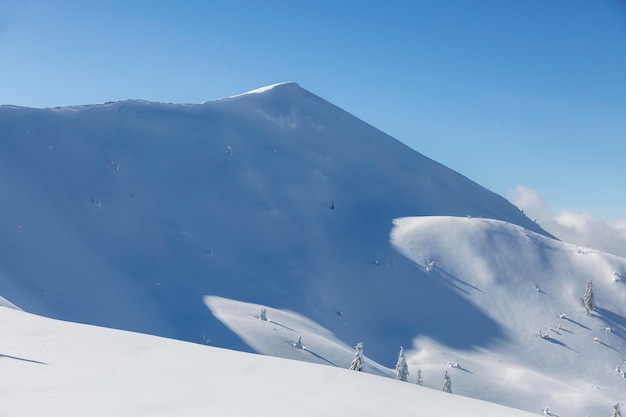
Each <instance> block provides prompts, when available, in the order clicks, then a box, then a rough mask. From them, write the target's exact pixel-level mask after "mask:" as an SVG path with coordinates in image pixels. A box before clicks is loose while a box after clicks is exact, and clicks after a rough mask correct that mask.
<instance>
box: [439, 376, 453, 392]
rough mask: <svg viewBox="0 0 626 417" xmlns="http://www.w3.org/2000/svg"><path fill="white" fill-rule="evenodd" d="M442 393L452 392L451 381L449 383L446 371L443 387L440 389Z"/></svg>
mask: <svg viewBox="0 0 626 417" xmlns="http://www.w3.org/2000/svg"><path fill="white" fill-rule="evenodd" d="M441 390H442V391H443V392H450V393H451V392H452V381H450V375H448V371H446V373H445V374H444V375H443V386H442V387H441Z"/></svg>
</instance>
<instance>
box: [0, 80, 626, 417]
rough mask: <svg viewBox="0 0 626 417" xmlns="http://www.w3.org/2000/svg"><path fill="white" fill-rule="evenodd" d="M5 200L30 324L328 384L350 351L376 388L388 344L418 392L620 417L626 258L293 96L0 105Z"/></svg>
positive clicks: (13, 286) (389, 360) (287, 87)
mask: <svg viewBox="0 0 626 417" xmlns="http://www.w3.org/2000/svg"><path fill="white" fill-rule="evenodd" d="M0 197H1V198H2V201H3V204H2V206H1V207H0V282H2V292H1V293H0V295H2V296H3V297H5V298H6V299H7V300H9V301H10V302H12V303H14V304H15V305H17V306H19V307H20V308H22V309H24V310H26V311H29V312H32V313H37V314H40V315H44V316H49V317H53V318H58V319H63V320H70V321H77V322H83V323H89V324H95V325H99V326H106V327H114V328H119V329H125V330H131V331H137V332H142V333H150V334H153V335H159V336H166V337H170V338H177V339H182V340H187V341H192V342H204V343H208V344H211V345H214V346H220V347H226V348H230V349H236V350H243V351H253V352H259V353H264V354H269V355H274V356H282V357H286V358H291V359H298V360H303V361H309V362H316V363H321V364H326V365H334V366H337V367H346V366H347V365H348V364H349V362H350V360H351V359H352V353H353V348H354V345H355V343H357V342H360V341H363V342H364V344H365V354H366V356H367V357H368V361H367V366H368V368H369V370H370V372H373V373H377V374H383V375H393V372H392V371H391V370H390V369H388V368H391V367H393V366H394V365H395V361H396V358H397V354H398V349H399V347H400V346H401V345H402V346H404V347H405V349H406V350H407V355H408V359H409V367H410V372H411V378H414V377H415V376H416V370H417V368H420V369H421V370H422V372H423V379H424V385H425V386H427V387H431V388H439V387H440V386H441V382H442V375H443V372H444V371H446V370H447V371H448V372H450V374H451V377H452V378H453V384H454V389H453V390H454V392H456V393H460V394H463V395H469V396H474V397H477V398H481V399H486V400H488V401H494V402H499V403H502V404H506V405H511V406H514V407H518V408H522V409H525V410H529V411H534V412H539V411H540V410H541V409H543V408H544V407H546V406H550V410H553V412H554V413H555V414H559V415H562V416H565V415H576V414H581V415H584V413H597V415H600V414H601V413H603V412H604V411H603V410H610V407H611V405H612V404H613V403H614V402H616V401H620V400H621V401H623V400H624V398H623V394H624V392H625V391H624V389H625V388H626V379H623V378H622V377H621V376H620V374H619V373H617V372H616V371H615V368H616V367H617V366H620V365H623V366H624V367H626V364H623V362H624V355H625V354H624V353H623V352H625V351H626V339H625V338H626V304H625V301H626V288H625V287H624V283H623V281H624V280H626V260H625V259H623V258H618V257H614V256H610V255H606V254H603V253H600V252H598V251H593V250H590V249H585V248H579V247H575V246H572V245H568V244H567V243H563V242H560V241H558V240H555V239H554V238H553V237H552V236H550V235H549V234H548V233H546V232H545V231H544V230H542V229H541V228H540V226H539V225H537V224H536V223H534V222H532V221H530V220H529V219H528V218H527V217H526V216H525V215H524V214H523V213H522V212H521V211H520V210H519V209H517V208H516V207H515V206H513V205H511V204H510V203H509V202H508V201H507V200H505V199H504V198H502V197H500V196H498V195H496V194H494V193H492V192H490V191H489V190H486V189H485V188H483V187H481V186H480V185H478V184H476V183H474V182H472V181H471V180H469V179H467V178H465V177H463V176H462V175H460V174H458V173H456V172H454V171H452V170H450V169H448V168H446V167H444V166H442V165H440V164H438V163H436V162H434V161H432V160H430V159H428V158H426V157H424V156H423V155H421V154H419V153H417V152H415V151H413V150H411V149H410V148H408V147H407V146H405V145H403V144H402V143H400V142H398V141H397V140H395V139H393V138H391V137H389V136H388V135H386V134H384V133H382V132H380V131H378V130H376V129H375V128H373V127H371V126H369V125H367V124H366V123H364V122H362V121H360V120H358V119H356V118H354V117H353V116H351V115H349V114H348V113H346V112H344V111H342V110H341V109H339V108H337V107H335V106H334V105H332V104H330V103H328V102H326V101H324V100H323V99H321V98H319V97H317V96H315V95H314V94H311V93H310V92H308V91H306V90H303V89H302V88H300V87H299V86H298V85H297V84H295V83H284V84H277V85H274V86H270V87H266V88H261V89H258V90H255V91H253V92H250V93H246V94H242V95H238V96H233V97H230V98H227V99H223V100H219V101H215V102H209V103H204V104H199V105H175V104H163V103H148V102H142V101H121V102H112V103H105V104H101V105H91V106H79V107H66V108H54V109H29V108H18V107H13V106H0ZM590 280H593V283H594V285H595V287H594V288H595V289H596V293H597V294H596V301H597V309H596V310H595V311H593V312H592V313H591V314H590V315H586V314H585V311H584V309H583V307H582V305H581V303H580V298H582V295H583V292H584V290H585V285H586V283H587V282H588V281H590ZM262 309H266V310H267V315H268V317H269V321H263V320H258V319H257V318H255V316H257V315H259V314H260V312H261V310H262ZM563 314H565V316H563V318H560V317H559V316H560V315H563ZM607 329H610V331H609V330H607ZM539 331H541V333H542V334H549V335H550V337H549V338H541V337H536V334H538V333H539ZM299 337H301V338H302V341H303V343H304V344H305V346H306V347H307V349H296V348H294V346H293V342H294V341H295V340H297V339H298V338H299ZM2 353H3V352H0V354H2ZM453 364H457V366H453ZM450 366H452V367H450ZM429 391H432V390H429ZM620 396H621V397H620ZM579 411H580V412H579Z"/></svg>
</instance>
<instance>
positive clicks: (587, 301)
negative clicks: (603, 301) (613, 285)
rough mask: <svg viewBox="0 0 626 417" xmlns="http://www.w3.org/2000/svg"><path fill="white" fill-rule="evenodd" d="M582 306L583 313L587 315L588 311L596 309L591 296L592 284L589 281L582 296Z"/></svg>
mask: <svg viewBox="0 0 626 417" xmlns="http://www.w3.org/2000/svg"><path fill="white" fill-rule="evenodd" d="M583 304H584V305H585V311H586V312H587V314H589V312H590V311H593V309H594V308H595V307H596V302H595V299H594V296H593V282H592V281H589V282H588V283H587V287H586V288H585V295H584V296H583Z"/></svg>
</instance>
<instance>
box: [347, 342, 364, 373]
mask: <svg viewBox="0 0 626 417" xmlns="http://www.w3.org/2000/svg"><path fill="white" fill-rule="evenodd" d="M350 369H351V370H353V371H359V372H365V365H364V364H363V342H359V343H357V345H356V351H355V352H354V359H352V363H351V364H350Z"/></svg>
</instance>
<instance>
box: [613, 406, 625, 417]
mask: <svg viewBox="0 0 626 417" xmlns="http://www.w3.org/2000/svg"><path fill="white" fill-rule="evenodd" d="M611 417H622V411H621V410H620V408H619V403H615V404H613V411H612V412H611Z"/></svg>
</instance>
